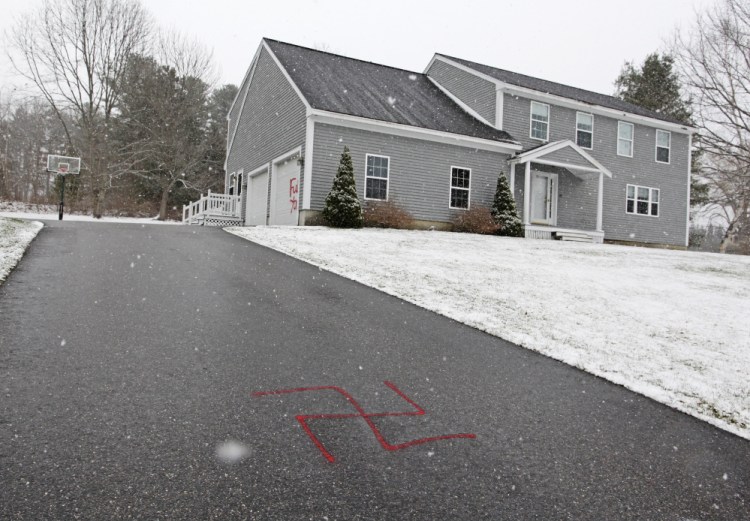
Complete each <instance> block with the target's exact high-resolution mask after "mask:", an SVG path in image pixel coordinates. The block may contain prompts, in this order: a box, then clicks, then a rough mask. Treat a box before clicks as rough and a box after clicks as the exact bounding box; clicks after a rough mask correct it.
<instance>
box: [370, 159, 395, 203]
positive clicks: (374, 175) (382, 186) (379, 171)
mask: <svg viewBox="0 0 750 521" xmlns="http://www.w3.org/2000/svg"><path fill="white" fill-rule="evenodd" d="M365 157H366V158H367V170H366V171H365V199H378V200H380V201H387V200H388V166H389V164H390V161H391V160H390V158H389V157H386V156H372V155H370V154H367V156H365Z"/></svg>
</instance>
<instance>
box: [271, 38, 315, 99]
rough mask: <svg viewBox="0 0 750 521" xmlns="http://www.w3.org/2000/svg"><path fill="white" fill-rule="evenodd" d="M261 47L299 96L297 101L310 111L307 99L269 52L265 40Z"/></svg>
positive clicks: (279, 62)
mask: <svg viewBox="0 0 750 521" xmlns="http://www.w3.org/2000/svg"><path fill="white" fill-rule="evenodd" d="M261 45H262V46H263V48H264V49H266V50H267V51H268V54H270V55H271V58H273V61H274V63H275V64H276V66H277V67H278V68H279V69H280V70H281V73H282V74H283V75H284V78H286V81H288V82H289V85H291V86H292V88H293V89H294V92H296V93H297V96H299V99H300V100H301V101H302V103H304V105H305V108H306V109H310V108H311V106H310V103H308V101H307V98H305V97H304V96H303V95H302V91H301V90H299V87H297V84H296V83H294V81H293V80H292V77H291V76H289V73H288V72H287V70H286V68H285V67H284V66H283V65H282V64H281V61H280V60H279V58H278V57H277V56H276V54H274V52H273V50H271V47H270V46H269V45H268V42H267V41H266V39H265V38H264V39H263V41H262V42H261Z"/></svg>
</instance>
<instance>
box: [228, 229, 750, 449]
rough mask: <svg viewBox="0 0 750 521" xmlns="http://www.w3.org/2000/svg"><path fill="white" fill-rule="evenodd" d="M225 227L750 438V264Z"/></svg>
mask: <svg viewBox="0 0 750 521" xmlns="http://www.w3.org/2000/svg"><path fill="white" fill-rule="evenodd" d="M227 231H229V232H231V233H234V234H236V235H239V236H240V237H244V238H247V239H249V240H252V241H254V242H257V243H259V244H263V245H266V246H269V247H271V248H274V249H276V250H279V251H282V252H284V253H287V254H289V255H292V256H294V257H297V258H299V259H302V260H305V261H307V262H310V263H312V264H314V265H317V266H320V267H322V268H324V269H327V270H330V271H332V272H334V273H338V274H339V275H343V276H344V277H348V278H350V279H353V280H356V281H359V282H362V283H364V284H367V285H368V286H372V287H374V288H378V289H380V290H382V291H385V292H386V293H390V294H392V295H395V296H397V297H400V298H402V299H405V300H408V301H409V302H413V303H414V304H417V305H419V306H422V307H424V308H427V309H430V310H433V311H436V312H438V313H440V314H442V315H445V316H447V317H450V318H453V319H455V320H458V321H460V322H463V323H465V324H468V325H471V326H473V327H476V328H478V329H481V330H484V331H487V332H488V333H491V334H493V335H496V336H499V337H502V338H504V339H507V340H510V341H511V342H514V343H517V344H520V345H522V346H525V347H527V348H530V349H533V350H535V351H539V352H541V353H544V354H546V355H548V356H550V357H552V358H556V359H558V360H562V361H563V362H566V363H568V364H571V365H574V366H576V367H580V368H582V369H584V370H586V371H588V372H590V373H593V374H596V375H599V376H601V377H603V378H606V379H607V380H610V381H612V382H615V383H618V384H621V385H624V386H625V387H627V388H629V389H632V390H634V391H636V392H639V393H642V394H644V395H646V396H649V397H651V398H653V399H655V400H658V401H660V402H662V403H665V404H667V405H670V406H672V407H675V408H677V409H679V410H682V411H685V412H687V413H689V414H692V415H693V416H696V417H698V418H701V419H703V420H705V421H707V422H709V423H712V424H714V425H717V426H719V427H721V428H724V429H726V430H728V431H731V432H734V433H736V434H738V435H740V436H742V437H744V438H748V439H750V258H746V257H738V256H727V255H719V254H711V253H694V252H682V251H667V250H658V249H649V248H634V247H625V246H612V245H594V244H578V243H563V242H557V241H541V240H530V239H510V238H500V237H488V236H479V235H470V234H458V233H447V232H434V231H433V232H427V231H400V230H376V229H364V230H331V229H327V228H314V227H294V228H292V227H278V228H276V227H255V228H227Z"/></svg>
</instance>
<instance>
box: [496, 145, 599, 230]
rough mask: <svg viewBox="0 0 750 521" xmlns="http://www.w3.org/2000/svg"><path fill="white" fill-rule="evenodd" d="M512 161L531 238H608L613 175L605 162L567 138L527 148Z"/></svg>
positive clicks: (512, 179) (513, 189)
mask: <svg viewBox="0 0 750 521" xmlns="http://www.w3.org/2000/svg"><path fill="white" fill-rule="evenodd" d="M509 164H510V168H511V175H510V188H511V192H512V193H513V194H514V197H516V198H517V199H518V200H517V203H518V206H521V208H522V210H523V212H522V213H523V217H522V219H523V225H524V228H525V230H526V232H525V236H526V237H530V238H540V239H541V238H549V239H551V238H556V237H557V238H559V237H560V236H570V237H575V238H577V239H583V238H587V239H590V240H591V241H593V242H603V240H604V231H603V229H602V206H603V201H604V177H605V176H606V177H609V178H611V177H612V173H611V172H610V171H609V170H608V169H607V168H605V167H604V166H603V165H602V164H601V163H599V162H598V161H597V160H596V159H594V158H593V157H592V156H591V155H590V154H588V153H587V152H586V151H585V150H583V149H582V148H581V147H579V146H578V145H576V144H575V143H573V142H572V141H570V140H565V141H556V142H554V143H548V144H546V145H542V146H539V147H537V148H533V149H531V150H527V151H526V152H521V153H519V154H517V155H516V156H514V157H512V158H511V159H510V160H509ZM517 165H523V170H522V172H523V187H522V188H521V189H520V190H519V191H518V192H517V191H516V173H517V170H520V169H519V168H517ZM593 193H596V194H597V195H596V198H593V197H592V194H593Z"/></svg>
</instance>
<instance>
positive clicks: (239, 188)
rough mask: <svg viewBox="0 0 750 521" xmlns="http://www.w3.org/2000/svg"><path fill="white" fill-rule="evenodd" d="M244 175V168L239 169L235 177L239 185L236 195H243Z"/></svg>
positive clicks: (236, 183)
mask: <svg viewBox="0 0 750 521" xmlns="http://www.w3.org/2000/svg"><path fill="white" fill-rule="evenodd" d="M243 177H244V170H238V171H237V177H235V179H236V181H235V185H236V186H237V189H236V190H235V191H234V194H235V195H242V179H243Z"/></svg>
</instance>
